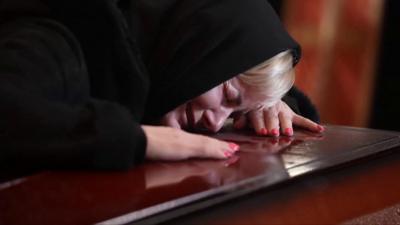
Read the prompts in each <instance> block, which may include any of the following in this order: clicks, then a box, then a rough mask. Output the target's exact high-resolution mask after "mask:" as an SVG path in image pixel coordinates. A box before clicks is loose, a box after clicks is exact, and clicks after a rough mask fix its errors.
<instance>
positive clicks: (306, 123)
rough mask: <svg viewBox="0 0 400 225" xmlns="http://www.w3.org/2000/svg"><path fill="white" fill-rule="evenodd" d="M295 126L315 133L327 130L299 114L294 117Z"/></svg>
mask: <svg viewBox="0 0 400 225" xmlns="http://www.w3.org/2000/svg"><path fill="white" fill-rule="evenodd" d="M293 124H294V125H296V126H299V127H302V128H306V129H308V130H310V131H313V132H322V131H324V130H325V128H324V127H323V126H321V125H319V124H317V123H315V122H313V121H311V120H309V119H307V118H304V117H302V116H299V115H297V114H294V115H293Z"/></svg>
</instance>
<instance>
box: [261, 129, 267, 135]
mask: <svg viewBox="0 0 400 225" xmlns="http://www.w3.org/2000/svg"><path fill="white" fill-rule="evenodd" d="M260 134H261V135H267V134H268V130H267V129H265V128H261V130H260Z"/></svg>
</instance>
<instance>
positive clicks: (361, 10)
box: [281, 0, 385, 127]
mask: <svg viewBox="0 0 400 225" xmlns="http://www.w3.org/2000/svg"><path fill="white" fill-rule="evenodd" d="M384 3H385V2H384V1H383V0H301V1H284V2H283V4H282V8H281V16H282V17H283V20H284V23H285V25H286V27H287V28H288V30H289V32H290V33H291V34H292V35H293V36H294V37H295V39H296V40H297V41H299V42H300V44H301V45H302V48H303V58H302V60H301V62H300V64H299V65H298V67H297V70H296V72H297V76H296V79H297V80H296V85H297V86H299V87H300V89H302V90H303V91H305V92H306V93H307V95H308V96H310V98H311V99H312V100H313V102H314V103H315V104H316V106H317V107H318V109H319V111H320V113H321V120H322V122H323V123H328V124H341V125H351V126H362V127H366V126H369V121H370V118H371V115H372V114H371V108H373V104H372V103H373V99H374V97H373V95H374V90H375V85H374V84H375V71H376V68H377V58H378V52H379V51H378V50H379V48H378V47H379V41H380V33H381V27H382V26H381V24H382V18H383V17H382V15H383V13H382V12H383V8H384Z"/></svg>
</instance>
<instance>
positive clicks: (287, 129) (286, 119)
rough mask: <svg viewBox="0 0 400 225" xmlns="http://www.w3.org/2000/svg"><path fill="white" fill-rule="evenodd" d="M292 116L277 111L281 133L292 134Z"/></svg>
mask: <svg viewBox="0 0 400 225" xmlns="http://www.w3.org/2000/svg"><path fill="white" fill-rule="evenodd" d="M292 118H293V117H292V116H291V115H290V114H288V113H286V112H281V113H279V122H280V125H281V130H282V133H283V134H284V135H286V136H292V135H293V126H292Z"/></svg>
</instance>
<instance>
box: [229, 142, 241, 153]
mask: <svg viewBox="0 0 400 225" xmlns="http://www.w3.org/2000/svg"><path fill="white" fill-rule="evenodd" d="M229 148H230V149H232V150H233V151H234V152H236V151H238V150H239V145H237V144H235V143H233V142H229Z"/></svg>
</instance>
